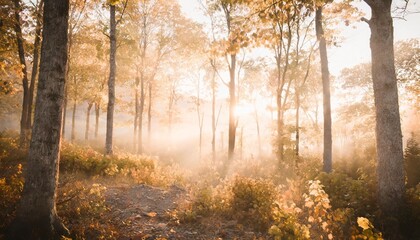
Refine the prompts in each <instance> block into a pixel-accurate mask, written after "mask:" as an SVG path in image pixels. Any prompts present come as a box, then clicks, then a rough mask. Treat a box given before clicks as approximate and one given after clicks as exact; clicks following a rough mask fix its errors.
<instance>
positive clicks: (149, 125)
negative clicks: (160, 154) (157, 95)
mask: <svg viewBox="0 0 420 240" xmlns="http://www.w3.org/2000/svg"><path fill="white" fill-rule="evenodd" d="M147 137H148V142H149V146H151V144H152V79H150V80H149V102H148V107H147Z"/></svg>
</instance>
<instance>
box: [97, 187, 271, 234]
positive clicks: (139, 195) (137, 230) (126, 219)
mask: <svg viewBox="0 0 420 240" xmlns="http://www.w3.org/2000/svg"><path fill="white" fill-rule="evenodd" d="M105 196H106V203H107V205H108V206H109V207H110V211H109V213H108V214H109V215H108V216H106V218H107V219H110V220H111V221H112V223H113V225H114V226H116V227H117V228H118V230H119V232H120V237H119V238H118V239H121V240H129V239H132V240H140V239H144V240H152V239H161V240H163V239H168V240H169V239H188V240H189V239H191V240H211V239H215V240H216V239H217V240H219V239H259V238H258V237H259V236H257V235H256V234H255V233H253V232H248V231H246V230H244V229H238V227H237V226H238V225H237V223H236V222H235V221H223V222H220V221H214V219H213V220H211V219H202V220H199V221H197V222H196V223H194V224H181V225H180V224H179V223H177V222H176V221H175V220H174V218H173V217H172V215H171V213H172V212H173V211H174V210H176V209H177V207H178V206H179V205H180V204H182V203H185V202H186V201H188V199H189V195H188V192H187V191H186V190H185V189H182V188H180V187H177V186H171V187H169V188H168V189H162V188H156V187H151V186H148V185H143V184H142V185H136V186H129V185H126V186H118V187H108V188H107V191H106V194H105ZM261 239H265V238H261Z"/></svg>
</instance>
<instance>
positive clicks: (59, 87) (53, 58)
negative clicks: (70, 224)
mask: <svg viewBox="0 0 420 240" xmlns="http://www.w3.org/2000/svg"><path fill="white" fill-rule="evenodd" d="M68 11H69V1H68V0H45V7H44V17H43V19H44V20H43V23H44V27H43V29H44V30H43V34H42V36H43V42H42V47H41V63H40V73H39V83H38V90H37V100H36V107H35V118H34V127H33V136H32V139H31V143H30V148H29V154H28V162H27V165H26V172H25V185H24V189H23V193H22V197H21V200H20V205H19V208H18V210H17V215H16V219H15V220H14V222H13V224H12V225H11V228H10V231H9V235H8V238H9V239H58V238H60V236H61V235H68V230H67V229H66V228H65V227H64V225H63V224H62V223H61V221H60V219H59V217H58V215H57V211H56V207H55V204H56V189H57V182H58V165H59V152H60V145H61V144H60V138H61V127H62V113H63V104H64V86H65V82H66V81H65V73H66V68H67V29H68Z"/></svg>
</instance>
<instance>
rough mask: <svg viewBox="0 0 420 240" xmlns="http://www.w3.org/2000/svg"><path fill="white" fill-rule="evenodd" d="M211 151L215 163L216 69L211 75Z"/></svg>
mask: <svg viewBox="0 0 420 240" xmlns="http://www.w3.org/2000/svg"><path fill="white" fill-rule="evenodd" d="M211 133H212V135H211V153H212V159H213V163H215V162H216V70H215V69H214V70H213V75H212V77H211Z"/></svg>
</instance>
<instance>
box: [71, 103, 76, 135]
mask: <svg viewBox="0 0 420 240" xmlns="http://www.w3.org/2000/svg"><path fill="white" fill-rule="evenodd" d="M76 108H77V100H76V98H75V99H74V101H73V114H72V116H71V137H70V141H71V142H74V140H76V126H75V124H76Z"/></svg>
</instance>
